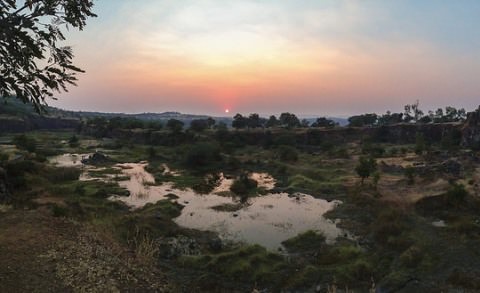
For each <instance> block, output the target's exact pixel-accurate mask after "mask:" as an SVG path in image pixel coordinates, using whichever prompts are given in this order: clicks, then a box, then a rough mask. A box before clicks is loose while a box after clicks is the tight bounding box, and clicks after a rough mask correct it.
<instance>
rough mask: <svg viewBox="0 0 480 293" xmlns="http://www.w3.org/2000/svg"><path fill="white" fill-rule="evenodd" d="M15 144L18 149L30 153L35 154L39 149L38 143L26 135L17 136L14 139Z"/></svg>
mask: <svg viewBox="0 0 480 293" xmlns="http://www.w3.org/2000/svg"><path fill="white" fill-rule="evenodd" d="M13 143H14V144H15V145H16V146H17V148H19V149H21V150H26V151H28V152H30V153H33V152H35V150H36V149H37V141H36V140H35V139H34V138H32V137H28V136H26V135H25V134H21V135H17V136H15V137H14V138H13Z"/></svg>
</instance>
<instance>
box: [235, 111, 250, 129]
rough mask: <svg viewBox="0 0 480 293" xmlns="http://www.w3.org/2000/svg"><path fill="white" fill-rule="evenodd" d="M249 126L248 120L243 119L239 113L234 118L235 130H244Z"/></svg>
mask: <svg viewBox="0 0 480 293" xmlns="http://www.w3.org/2000/svg"><path fill="white" fill-rule="evenodd" d="M247 126H248V118H246V117H243V115H242V114H240V113H238V114H236V115H235V116H233V121H232V127H233V128H235V129H242V128H245V127H247Z"/></svg>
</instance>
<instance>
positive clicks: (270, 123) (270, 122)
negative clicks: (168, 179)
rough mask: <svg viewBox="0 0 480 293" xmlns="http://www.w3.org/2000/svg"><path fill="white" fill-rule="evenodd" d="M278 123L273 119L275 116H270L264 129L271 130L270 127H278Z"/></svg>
mask: <svg viewBox="0 0 480 293" xmlns="http://www.w3.org/2000/svg"><path fill="white" fill-rule="evenodd" d="M279 123H280V122H279V121H278V119H277V117H275V115H272V116H270V118H268V120H267V122H266V123H265V127H267V128H271V127H275V126H278V124H279Z"/></svg>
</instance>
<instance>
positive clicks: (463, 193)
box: [447, 183, 468, 206]
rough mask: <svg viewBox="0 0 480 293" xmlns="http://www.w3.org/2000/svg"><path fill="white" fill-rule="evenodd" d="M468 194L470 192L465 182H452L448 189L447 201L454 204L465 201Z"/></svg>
mask: <svg viewBox="0 0 480 293" xmlns="http://www.w3.org/2000/svg"><path fill="white" fill-rule="evenodd" d="M467 196H468V192H467V190H466V189H465V186H464V185H463V184H458V183H452V184H451V185H450V188H449V189H448V191H447V201H448V202H449V203H450V204H452V205H454V206H458V205H459V204H461V203H463V202H464V201H465V198H466V197H467Z"/></svg>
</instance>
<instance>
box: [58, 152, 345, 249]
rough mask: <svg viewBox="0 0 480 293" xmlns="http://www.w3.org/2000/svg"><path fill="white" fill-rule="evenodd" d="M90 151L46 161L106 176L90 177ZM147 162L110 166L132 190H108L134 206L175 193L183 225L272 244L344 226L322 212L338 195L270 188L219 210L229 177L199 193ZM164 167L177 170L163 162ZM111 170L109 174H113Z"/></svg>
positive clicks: (265, 177) (331, 235)
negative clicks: (161, 176) (160, 177)
mask: <svg viewBox="0 0 480 293" xmlns="http://www.w3.org/2000/svg"><path fill="white" fill-rule="evenodd" d="M88 155H89V154H65V155H60V156H56V157H52V158H50V159H49V161H50V162H51V163H52V164H55V165H57V166H60V167H82V168H83V169H84V172H82V174H81V175H80V180H109V179H108V177H107V178H95V177H92V176H91V175H90V174H89V172H88V171H90V170H99V168H95V167H93V166H86V165H84V164H82V162H81V159H82V158H83V157H86V156H88ZM147 165H148V163H147V162H140V163H125V164H117V165H116V166H115V167H114V168H119V169H121V170H122V174H123V175H126V176H128V177H129V178H130V179H129V180H125V181H119V182H118V184H119V185H120V186H121V187H124V188H126V189H128V191H130V195H129V196H112V197H111V198H110V199H112V200H119V201H122V202H124V203H125V204H127V205H129V206H131V207H132V208H140V207H143V206H144V205H145V204H147V203H155V202H157V201H159V200H162V199H168V197H166V196H167V195H168V194H175V195H176V196H178V197H179V198H178V199H176V201H177V202H178V203H180V204H182V205H184V208H183V210H182V213H181V215H180V216H179V217H177V218H175V219H174V221H175V222H176V223H177V224H179V225H181V226H183V227H187V228H193V229H198V230H204V231H215V232H217V233H218V234H219V235H220V237H221V238H222V239H223V240H226V241H234V242H246V243H254V244H260V245H262V246H265V247H267V248H269V249H272V250H275V249H278V248H280V247H281V242H282V241H284V240H286V239H289V238H292V237H294V236H296V235H298V234H299V233H302V232H305V231H307V230H316V231H319V232H322V233H324V235H325V236H326V238H327V242H329V243H332V242H334V241H335V239H336V237H338V236H340V235H344V234H345V232H344V231H342V230H341V229H339V228H337V226H336V224H335V223H334V222H333V221H330V220H327V219H325V218H324V217H323V214H324V213H326V212H327V211H329V210H331V209H333V208H334V207H335V206H336V205H337V204H339V203H340V202H339V201H331V202H328V201H326V200H323V199H317V198H314V197H312V196H310V195H308V194H300V193H297V194H295V195H294V196H289V195H288V194H286V193H270V194H267V195H263V196H259V197H254V198H250V199H249V200H248V201H247V202H246V203H244V204H241V205H240V206H239V209H238V210H236V211H218V210H214V209H212V208H213V207H215V206H219V205H225V204H227V205H228V204H230V205H231V204H237V205H239V202H238V201H237V200H236V199H235V198H234V197H226V196H220V195H218V194H217V193H219V194H221V193H222V192H225V191H229V190H230V186H231V184H232V183H233V179H230V178H225V177H224V176H223V174H220V184H219V185H218V186H217V187H216V188H215V189H214V190H213V191H212V193H211V194H206V195H200V194H197V193H195V192H194V191H193V190H191V189H184V190H180V189H176V188H174V187H173V184H172V183H168V182H167V183H163V184H161V185H155V178H154V177H153V175H152V174H150V173H148V172H147V171H145V167H146V166H147ZM164 168H165V171H166V172H168V173H170V174H172V175H174V176H179V175H177V174H179V173H178V172H177V171H172V170H170V169H169V168H168V166H166V165H165V166H164ZM114 176H115V175H112V177H114ZM250 177H251V178H252V179H255V180H256V181H257V182H258V186H259V187H263V188H265V189H266V190H270V189H272V188H274V186H275V179H274V178H273V177H272V176H270V175H269V174H267V173H252V174H251V175H250Z"/></svg>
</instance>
